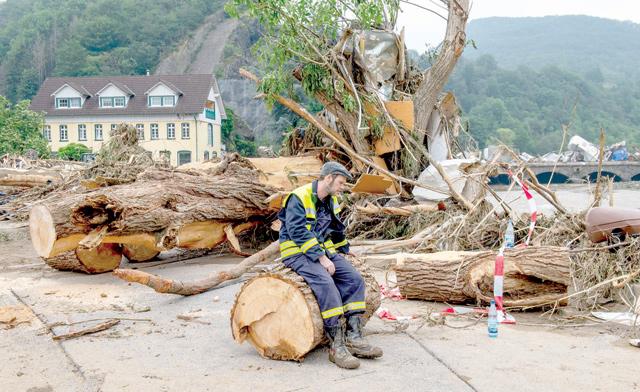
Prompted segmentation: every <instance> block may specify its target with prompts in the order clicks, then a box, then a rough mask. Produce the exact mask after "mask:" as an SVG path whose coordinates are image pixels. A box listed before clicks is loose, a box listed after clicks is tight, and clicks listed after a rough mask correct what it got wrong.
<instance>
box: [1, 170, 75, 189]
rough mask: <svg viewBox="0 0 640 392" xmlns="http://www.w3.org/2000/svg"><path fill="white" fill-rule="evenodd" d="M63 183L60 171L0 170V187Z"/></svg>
mask: <svg viewBox="0 0 640 392" xmlns="http://www.w3.org/2000/svg"><path fill="white" fill-rule="evenodd" d="M62 181H63V176H62V175H61V174H60V171H59V170H51V169H39V168H30V169H6V168H0V186H18V187H34V186H40V185H46V184H55V183H59V182H62Z"/></svg>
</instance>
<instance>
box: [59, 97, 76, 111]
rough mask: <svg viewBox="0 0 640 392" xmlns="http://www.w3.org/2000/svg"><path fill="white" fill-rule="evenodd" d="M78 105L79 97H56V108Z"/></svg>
mask: <svg viewBox="0 0 640 392" xmlns="http://www.w3.org/2000/svg"><path fill="white" fill-rule="evenodd" d="M80 106H81V101H80V98H56V108H58V109H69V108H79V107H80Z"/></svg>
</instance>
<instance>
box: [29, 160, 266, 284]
mask: <svg viewBox="0 0 640 392" xmlns="http://www.w3.org/2000/svg"><path fill="white" fill-rule="evenodd" d="M220 165H221V166H223V169H224V170H219V171H218V172H217V173H216V174H215V175H213V174H208V173H206V172H197V171H189V172H185V171H173V170H167V169H164V170H162V169H150V170H147V171H145V172H143V173H141V174H140V175H138V177H137V179H136V181H135V182H133V183H129V184H122V185H116V186H110V187H104V188H98V189H96V190H92V191H88V192H85V193H78V194H70V195H65V196H64V197H58V198H54V199H52V198H48V199H47V200H45V201H44V202H42V203H40V204H38V205H36V206H34V207H33V208H32V209H31V213H30V216H29V228H30V233H31V240H32V242H33V246H34V248H35V249H36V252H37V253H38V255H39V256H41V257H43V258H44V259H45V261H46V262H47V263H48V264H49V265H51V266H52V267H54V268H58V269H66V270H74V271H82V272H87V273H98V272H105V271H111V270H113V269H114V268H117V267H118V265H119V264H120V260H121V257H122V254H125V255H126V256H127V258H128V259H129V260H130V261H146V260H149V259H151V258H153V257H155V256H156V255H157V254H158V252H160V251H164V250H168V249H172V248H183V249H211V248H213V247H216V246H218V245H220V244H221V243H223V242H225V241H228V240H229V241H231V243H232V244H233V245H236V244H237V241H235V235H237V234H239V233H242V232H244V231H246V230H248V229H250V228H252V227H254V226H255V225H257V224H259V223H263V222H264V221H265V218H267V217H268V216H270V215H271V214H273V213H274V210H273V209H271V208H269V206H268V205H267V204H266V203H265V200H266V199H267V198H268V197H269V196H270V195H272V194H273V193H274V192H276V191H277V189H276V188H273V187H270V186H268V185H264V184H263V183H262V182H260V180H259V175H258V171H257V170H256V169H255V168H251V167H250V166H248V165H247V163H245V162H243V163H240V162H234V161H232V159H227V160H225V161H223V162H222V163H220ZM236 246H237V245H236ZM238 251H239V249H238Z"/></svg>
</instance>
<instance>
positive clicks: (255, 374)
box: [0, 222, 640, 392]
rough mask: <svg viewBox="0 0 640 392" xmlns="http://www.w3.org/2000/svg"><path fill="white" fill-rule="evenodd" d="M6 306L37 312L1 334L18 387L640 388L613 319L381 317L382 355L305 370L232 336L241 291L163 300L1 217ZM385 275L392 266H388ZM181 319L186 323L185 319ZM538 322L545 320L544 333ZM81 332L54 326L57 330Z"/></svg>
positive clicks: (218, 262) (1, 363)
mask: <svg viewBox="0 0 640 392" xmlns="http://www.w3.org/2000/svg"><path fill="white" fill-rule="evenodd" d="M0 234H1V235H0V237H1V238H2V241H1V242H0V254H2V255H3V256H4V257H3V258H2V259H1V260H0V307H2V306H9V305H10V306H19V305H22V304H24V305H26V306H27V307H28V309H29V314H30V315H31V321H30V323H29V324H20V325H18V326H16V327H15V328H13V329H9V330H4V331H1V332H0V351H1V352H2V353H3V355H2V356H0V378H1V379H2V380H3V385H2V390H6V391H31V392H45V391H65V392H66V391H147V390H158V391H251V392H256V391H320V390H322V391H345V390H353V391H361V390H368V391H399V390H402V391H487V392H489V391H491V392H497V391H510V392H512V391H542V390H554V391H580V392H583V391H598V390H601V391H610V390H618V391H632V390H640V387H639V385H638V379H637V365H636V363H637V359H638V355H639V354H640V351H639V350H640V349H637V348H633V347H631V346H628V345H627V343H626V338H625V335H628V334H629V331H627V329H625V328H626V327H625V328H620V327H617V326H616V325H612V324H602V325H596V326H585V327H581V328H571V329H558V328H552V327H548V326H544V325H543V324H549V325H554V323H553V322H551V321H549V320H547V319H546V318H545V317H542V316H541V315H540V314H538V313H518V314H516V318H517V319H518V322H519V324H517V325H515V326H501V328H500V333H499V337H498V339H489V338H488V337H487V334H486V325H485V324H484V323H482V322H479V323H473V322H469V321H467V320H459V319H458V320H456V319H451V320H448V321H447V323H446V325H443V324H442V323H428V324H425V325H423V326H422V327H420V325H421V324H422V323H420V322H418V321H417V320H416V321H412V322H411V323H409V324H408V327H407V329H406V330H404V331H402V330H399V328H397V327H398V324H395V323H390V322H386V321H383V320H380V319H378V318H374V319H373V320H372V321H371V322H370V323H369V324H368V325H367V328H366V330H367V332H368V333H369V334H370V336H369V339H370V340H371V341H372V342H373V343H375V344H377V345H379V346H381V347H382V348H383V350H384V353H385V355H384V357H383V358H381V359H379V360H374V361H363V363H362V366H361V367H360V369H358V370H354V371H347V370H342V369H338V368H336V367H335V366H334V365H332V364H330V363H329V362H328V361H327V352H326V350H325V349H317V350H315V351H313V352H312V353H310V354H309V355H308V357H307V358H306V360H305V361H304V362H302V363H295V362H282V361H274V360H268V359H264V358H261V357H260V356H259V355H258V354H257V353H256V351H255V350H254V349H253V348H252V347H251V346H250V345H249V344H247V343H245V344H243V345H238V344H237V343H235V342H234V341H233V340H232V337H231V332H230V328H229V311H230V308H231V306H232V304H233V299H234V296H235V294H236V293H237V291H238V289H239V287H240V284H241V283H234V284H231V285H228V286H226V287H224V288H221V289H218V290H215V291H211V292H208V293H204V294H201V295H197V296H192V297H179V296H174V295H161V294H157V293H155V292H153V291H152V290H150V289H149V288H146V287H143V286H139V285H131V284H128V283H126V282H123V281H120V280H118V279H117V278H115V277H113V276H112V275H110V274H101V275H93V276H90V275H84V274H77V273H71V272H60V271H55V270H52V269H50V268H49V267H47V266H46V265H44V264H43V263H42V262H41V261H40V260H39V259H38V258H37V257H36V256H35V255H34V251H33V250H32V249H31V247H30V243H29V240H28V238H27V234H26V231H25V229H24V228H15V227H13V228H8V226H7V225H6V224H5V223H3V222H0ZM235 262H237V258H234V257H229V256H224V255H210V256H206V257H201V258H198V259H192V260H187V261H181V262H175V263H170V264H161V265H154V263H145V264H142V265H139V266H138V267H139V268H142V269H144V270H145V271H148V272H153V273H158V274H162V275H165V276H168V277H172V278H178V279H189V278H196V277H202V276H205V275H207V274H210V273H212V272H215V271H219V270H222V269H226V268H228V267H229V266H230V265H231V264H233V263H235ZM377 275H378V277H379V278H380V280H383V277H384V273H383V271H377ZM383 306H385V307H387V308H389V309H390V311H391V312H393V313H396V314H404V315H419V316H424V315H428V314H430V313H431V312H432V311H438V310H441V309H443V308H444V307H445V305H444V304H434V303H427V302H420V301H397V302H394V301H391V300H389V299H385V300H384V301H383ZM178 316H180V318H179V317H178ZM104 318H120V319H122V320H121V321H120V323H119V324H118V325H116V326H114V327H112V328H110V329H108V330H106V331H103V332H99V333H96V334H93V335H88V336H83V337H79V338H76V339H72V340H66V341H54V340H52V338H51V333H50V332H49V331H48V329H47V328H46V327H45V324H51V323H55V322H63V323H70V322H77V321H81V320H88V319H104ZM529 324H541V325H537V326H532V325H529ZM68 331H69V327H66V326H59V327H54V328H53V332H55V333H56V334H60V333H65V332H68Z"/></svg>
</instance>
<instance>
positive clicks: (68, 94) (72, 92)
mask: <svg viewBox="0 0 640 392" xmlns="http://www.w3.org/2000/svg"><path fill="white" fill-rule="evenodd" d="M56 98H80V105H84V101H85V96H84V95H83V94H81V93H80V92H79V91H77V90H76V89H75V88H73V87H71V86H64V87H63V88H61V89H60V90H59V91H58V92H57V93H56V94H55V95H54V97H53V99H54V102H55V99H56Z"/></svg>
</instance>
